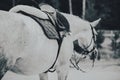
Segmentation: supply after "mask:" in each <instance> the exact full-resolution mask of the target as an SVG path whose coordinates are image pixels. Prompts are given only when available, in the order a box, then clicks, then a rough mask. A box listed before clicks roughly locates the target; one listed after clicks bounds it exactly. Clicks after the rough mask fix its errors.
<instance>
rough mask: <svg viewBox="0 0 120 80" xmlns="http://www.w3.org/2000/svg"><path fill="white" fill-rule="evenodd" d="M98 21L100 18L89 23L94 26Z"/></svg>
mask: <svg viewBox="0 0 120 80" xmlns="http://www.w3.org/2000/svg"><path fill="white" fill-rule="evenodd" d="M100 21H101V18H99V19H97V20H95V21H93V22H90V24H91V25H92V27H96V26H97V25H98V23H99V22H100Z"/></svg>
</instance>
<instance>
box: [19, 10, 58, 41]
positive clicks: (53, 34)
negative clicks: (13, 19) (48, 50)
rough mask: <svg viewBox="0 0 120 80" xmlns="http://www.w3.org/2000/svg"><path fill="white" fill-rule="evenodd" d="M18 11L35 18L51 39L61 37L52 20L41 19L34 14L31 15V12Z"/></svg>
mask: <svg viewBox="0 0 120 80" xmlns="http://www.w3.org/2000/svg"><path fill="white" fill-rule="evenodd" d="M18 13H21V14H23V15H26V16H29V17H31V18H32V19H34V20H35V21H36V22H37V23H38V24H39V25H40V26H41V27H42V29H43V32H44V34H45V35H46V36H47V38H49V39H59V34H58V32H57V31H56V28H55V26H54V25H53V24H52V23H51V22H50V20H48V19H41V18H38V17H36V16H34V15H31V14H29V13H26V12H23V11H19V12H18Z"/></svg>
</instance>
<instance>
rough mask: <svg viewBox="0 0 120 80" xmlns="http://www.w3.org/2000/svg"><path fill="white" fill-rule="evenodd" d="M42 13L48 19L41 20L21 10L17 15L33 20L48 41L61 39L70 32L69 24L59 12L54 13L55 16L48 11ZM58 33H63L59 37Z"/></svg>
mask: <svg viewBox="0 0 120 80" xmlns="http://www.w3.org/2000/svg"><path fill="white" fill-rule="evenodd" d="M43 12H44V13H45V14H46V15H47V16H48V18H49V19H45V18H44V19H43V18H41V17H37V16H35V15H32V14H30V13H28V12H25V11H22V10H20V11H18V12H17V13H21V14H23V15H26V16H28V17H31V18H32V19H34V20H35V21H36V22H37V23H38V24H39V25H40V26H41V27H42V29H43V31H44V34H45V35H46V36H47V37H48V38H49V39H61V38H62V37H63V36H64V35H66V33H69V32H70V28H69V23H68V21H67V19H66V18H65V17H64V16H63V15H62V14H61V13H60V12H58V11H56V12H54V13H56V15H54V14H53V13H50V12H49V11H48V12H47V11H43ZM60 32H63V33H64V34H62V35H61V34H60Z"/></svg>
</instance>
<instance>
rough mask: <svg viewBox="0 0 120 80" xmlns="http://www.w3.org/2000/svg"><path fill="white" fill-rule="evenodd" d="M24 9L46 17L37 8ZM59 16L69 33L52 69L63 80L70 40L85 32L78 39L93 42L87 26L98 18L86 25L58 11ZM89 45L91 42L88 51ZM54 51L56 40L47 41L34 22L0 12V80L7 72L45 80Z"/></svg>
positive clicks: (56, 46)
mask: <svg viewBox="0 0 120 80" xmlns="http://www.w3.org/2000/svg"><path fill="white" fill-rule="evenodd" d="M20 7H22V6H20ZM24 7H25V8H26V10H28V12H29V11H30V12H31V13H32V14H35V15H36V16H38V17H39V16H42V17H43V18H45V19H46V18H48V17H47V16H46V15H45V14H44V13H43V12H42V11H40V10H38V9H35V8H33V7H30V6H23V8H24ZM27 8H29V9H27ZM23 10H24V9H23ZM39 12H40V13H39ZM61 14H62V15H64V16H65V17H66V19H67V20H68V22H69V24H70V30H71V33H72V34H71V35H67V36H66V37H64V38H63V41H62V44H61V48H60V51H59V56H58V58H57V61H56V63H55V65H54V68H55V69H56V72H57V74H58V80H66V79H67V74H68V72H69V60H70V58H71V56H72V52H73V41H74V40H76V39H79V36H80V34H79V33H80V32H81V33H85V34H83V35H84V36H83V37H82V39H83V38H85V40H86V41H87V43H86V45H89V43H90V39H92V40H93V38H92V36H93V34H92V31H91V26H92V28H93V29H94V26H96V25H97V24H98V23H99V21H100V19H98V20H96V21H94V22H88V21H85V20H83V19H81V18H79V17H77V16H74V15H70V14H66V13H62V12H61ZM90 25H91V26H90ZM93 46H94V44H93V43H92V44H91V47H89V50H91V49H92V48H93ZM57 52H58V43H57V40H54V39H48V38H47V37H46V35H45V34H44V32H43V29H42V28H41V26H40V25H39V24H38V23H37V22H36V21H35V20H34V19H32V18H30V17H28V16H25V15H22V14H19V13H14V12H12V11H10V12H7V11H2V10H0V80H1V79H2V78H3V77H4V75H5V73H6V72H7V71H12V72H14V73H16V74H22V75H35V74H39V75H40V80H47V78H48V77H47V73H46V71H48V70H49V69H50V67H51V66H52V65H53V64H54V62H55V60H56V56H57Z"/></svg>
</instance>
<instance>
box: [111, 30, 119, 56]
mask: <svg viewBox="0 0 120 80" xmlns="http://www.w3.org/2000/svg"><path fill="white" fill-rule="evenodd" d="M113 33H114V35H115V36H114V37H113V38H112V43H111V46H112V50H113V51H114V56H113V57H114V58H118V57H120V41H118V39H120V31H114V32H113Z"/></svg>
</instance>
